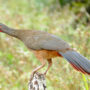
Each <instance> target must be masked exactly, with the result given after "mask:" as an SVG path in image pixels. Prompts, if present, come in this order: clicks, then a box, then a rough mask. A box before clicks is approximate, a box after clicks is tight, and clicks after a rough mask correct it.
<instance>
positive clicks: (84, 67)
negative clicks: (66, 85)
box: [59, 51, 90, 75]
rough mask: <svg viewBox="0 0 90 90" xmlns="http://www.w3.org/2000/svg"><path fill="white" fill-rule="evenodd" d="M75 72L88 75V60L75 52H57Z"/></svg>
mask: <svg viewBox="0 0 90 90" xmlns="http://www.w3.org/2000/svg"><path fill="white" fill-rule="evenodd" d="M59 53H60V54H61V55H62V56H63V57H64V58H65V59H66V60H67V61H68V62H69V63H70V64H71V65H72V66H73V67H74V68H75V69H76V70H78V71H81V72H82V73H84V74H86V73H87V74H89V75H90V60H88V59H86V58H85V57H84V56H82V55H81V54H79V53H77V52H76V51H67V52H65V53H62V52H59Z"/></svg>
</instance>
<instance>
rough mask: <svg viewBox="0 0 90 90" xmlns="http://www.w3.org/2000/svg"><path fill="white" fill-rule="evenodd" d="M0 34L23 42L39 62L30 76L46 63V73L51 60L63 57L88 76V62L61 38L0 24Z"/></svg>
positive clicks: (89, 72)
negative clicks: (39, 64)
mask: <svg viewBox="0 0 90 90" xmlns="http://www.w3.org/2000/svg"><path fill="white" fill-rule="evenodd" d="M0 32H3V33H6V34H8V35H10V36H13V37H16V38H18V39H20V40H21V41H23V42H24V44H25V45H26V46H27V47H28V49H29V50H30V51H32V52H33V53H34V54H35V56H36V57H37V58H38V59H39V60H40V62H41V66H39V67H37V68H36V69H35V70H34V71H33V73H32V74H34V73H35V72H36V71H37V70H40V69H41V68H43V67H44V66H45V65H46V60H47V61H48V68H47V70H46V71H45V72H44V74H45V75H46V73H47V71H48V70H49V68H50V67H51V65H52V58H54V57H58V56H59V57H64V58H65V59H66V60H67V61H68V62H69V63H70V64H71V65H72V66H73V67H74V68H75V69H76V70H78V71H80V72H82V73H84V74H88V75H90V60H88V59H87V58H85V57H84V56H82V55H81V54H80V53H78V52H76V51H75V50H73V49H72V48H71V47H70V46H69V44H68V43H67V42H65V41H64V40H62V39H61V38H59V37H57V36H55V35H52V34H49V33H47V32H44V31H37V30H17V29H13V28H9V27H8V26H6V25H4V24H2V23H0Z"/></svg>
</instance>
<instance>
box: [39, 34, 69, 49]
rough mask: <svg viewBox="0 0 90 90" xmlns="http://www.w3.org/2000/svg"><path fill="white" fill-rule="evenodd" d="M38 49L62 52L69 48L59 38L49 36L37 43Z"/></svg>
mask: <svg viewBox="0 0 90 90" xmlns="http://www.w3.org/2000/svg"><path fill="white" fill-rule="evenodd" d="M43 37H44V36H43ZM39 48H41V49H46V50H56V51H63V50H65V49H67V48H70V46H69V44H68V43H66V42H65V41H64V40H62V39H60V38H59V37H57V36H55V35H52V34H49V35H47V37H46V36H45V38H43V39H41V40H40V42H39Z"/></svg>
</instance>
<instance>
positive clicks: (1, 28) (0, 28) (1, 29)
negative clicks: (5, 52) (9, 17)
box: [0, 23, 8, 32]
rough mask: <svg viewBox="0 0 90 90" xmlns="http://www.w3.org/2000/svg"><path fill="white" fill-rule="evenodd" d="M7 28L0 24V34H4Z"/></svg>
mask: <svg viewBox="0 0 90 90" xmlns="http://www.w3.org/2000/svg"><path fill="white" fill-rule="evenodd" d="M7 29H8V26H6V25H5V24H2V23H0V32H4V30H7Z"/></svg>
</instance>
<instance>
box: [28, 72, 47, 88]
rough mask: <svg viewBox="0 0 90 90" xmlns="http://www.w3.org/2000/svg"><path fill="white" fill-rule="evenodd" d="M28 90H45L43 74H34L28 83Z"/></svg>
mask: <svg viewBox="0 0 90 90" xmlns="http://www.w3.org/2000/svg"><path fill="white" fill-rule="evenodd" d="M28 90H46V80H45V76H44V75H43V74H40V73H38V72H36V73H35V74H34V75H33V78H32V80H30V81H29V87H28Z"/></svg>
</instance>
